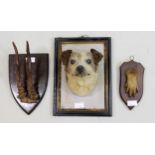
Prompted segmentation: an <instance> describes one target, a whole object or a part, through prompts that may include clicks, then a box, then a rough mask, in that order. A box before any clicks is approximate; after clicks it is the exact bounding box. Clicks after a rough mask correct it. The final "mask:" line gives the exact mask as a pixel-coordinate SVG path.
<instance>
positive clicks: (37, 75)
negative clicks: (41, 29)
mask: <svg viewBox="0 0 155 155" xmlns="http://www.w3.org/2000/svg"><path fill="white" fill-rule="evenodd" d="M12 44H13V48H14V51H15V55H9V79H10V86H11V91H12V93H13V96H14V98H15V99H16V101H17V103H18V105H19V106H20V107H21V108H22V109H23V110H24V111H25V112H26V113H27V114H30V113H31V112H32V111H33V110H34V109H35V108H36V106H37V105H38V104H39V103H40V101H41V99H42V98H43V95H44V93H45V91H46V86H47V81H48V54H30V47H29V43H28V41H27V42H26V54H18V49H17V46H16V45H15V43H14V42H12Z"/></svg>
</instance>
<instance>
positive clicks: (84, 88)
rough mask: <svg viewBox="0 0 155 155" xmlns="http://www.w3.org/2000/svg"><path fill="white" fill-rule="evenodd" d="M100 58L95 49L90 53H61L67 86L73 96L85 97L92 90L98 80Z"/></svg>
mask: <svg viewBox="0 0 155 155" xmlns="http://www.w3.org/2000/svg"><path fill="white" fill-rule="evenodd" d="M102 57H103V55H102V54H101V53H100V52H98V51H97V50H95V49H91V50H90V52H74V51H72V50H66V51H64V52H63V53H62V62H63V64H64V65H65V72H66V80H67V84H68V86H69V88H70V90H71V91H72V92H73V93H74V94H75V95H77V96H87V95H89V94H90V93H91V92H92V91H93V90H94V88H95V86H96V83H97V79H98V64H99V62H100V61H101V59H102Z"/></svg>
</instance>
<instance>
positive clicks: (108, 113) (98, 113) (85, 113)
mask: <svg viewBox="0 0 155 155" xmlns="http://www.w3.org/2000/svg"><path fill="white" fill-rule="evenodd" d="M102 40H107V42H108V53H107V59H108V63H107V65H108V71H107V72H108V109H107V111H106V112H103V111H102V110H98V111H94V112H92V111H91V112H88V111H85V110H79V109H78V112H75V111H74V112H73V111H68V112H66V111H64V110H61V111H58V110H57V109H58V107H57V106H58V104H57V93H58V92H57V83H58V63H59V62H58V54H59V53H58V51H59V43H60V42H64V41H65V42H67V41H69V42H71V41H73V42H74V41H75V42H76V41H102ZM111 74H112V70H111V37H78V38H55V52H54V85H53V86H54V87H53V91H54V92H53V102H54V103H53V115H54V116H112V81H111ZM79 111H80V112H79Z"/></svg>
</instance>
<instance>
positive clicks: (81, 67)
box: [76, 65, 84, 74]
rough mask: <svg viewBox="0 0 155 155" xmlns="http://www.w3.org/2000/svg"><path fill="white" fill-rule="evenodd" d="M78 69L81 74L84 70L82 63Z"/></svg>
mask: <svg viewBox="0 0 155 155" xmlns="http://www.w3.org/2000/svg"><path fill="white" fill-rule="evenodd" d="M76 70H77V72H78V73H80V74H81V73H83V72H84V67H83V66H81V65H80V66H78V67H77V68H76Z"/></svg>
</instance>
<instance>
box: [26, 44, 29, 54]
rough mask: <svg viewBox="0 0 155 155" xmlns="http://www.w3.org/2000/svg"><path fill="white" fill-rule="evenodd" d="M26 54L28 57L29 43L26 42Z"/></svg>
mask: <svg viewBox="0 0 155 155" xmlns="http://www.w3.org/2000/svg"><path fill="white" fill-rule="evenodd" d="M26 52H27V54H28V55H30V46H29V42H28V41H26Z"/></svg>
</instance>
